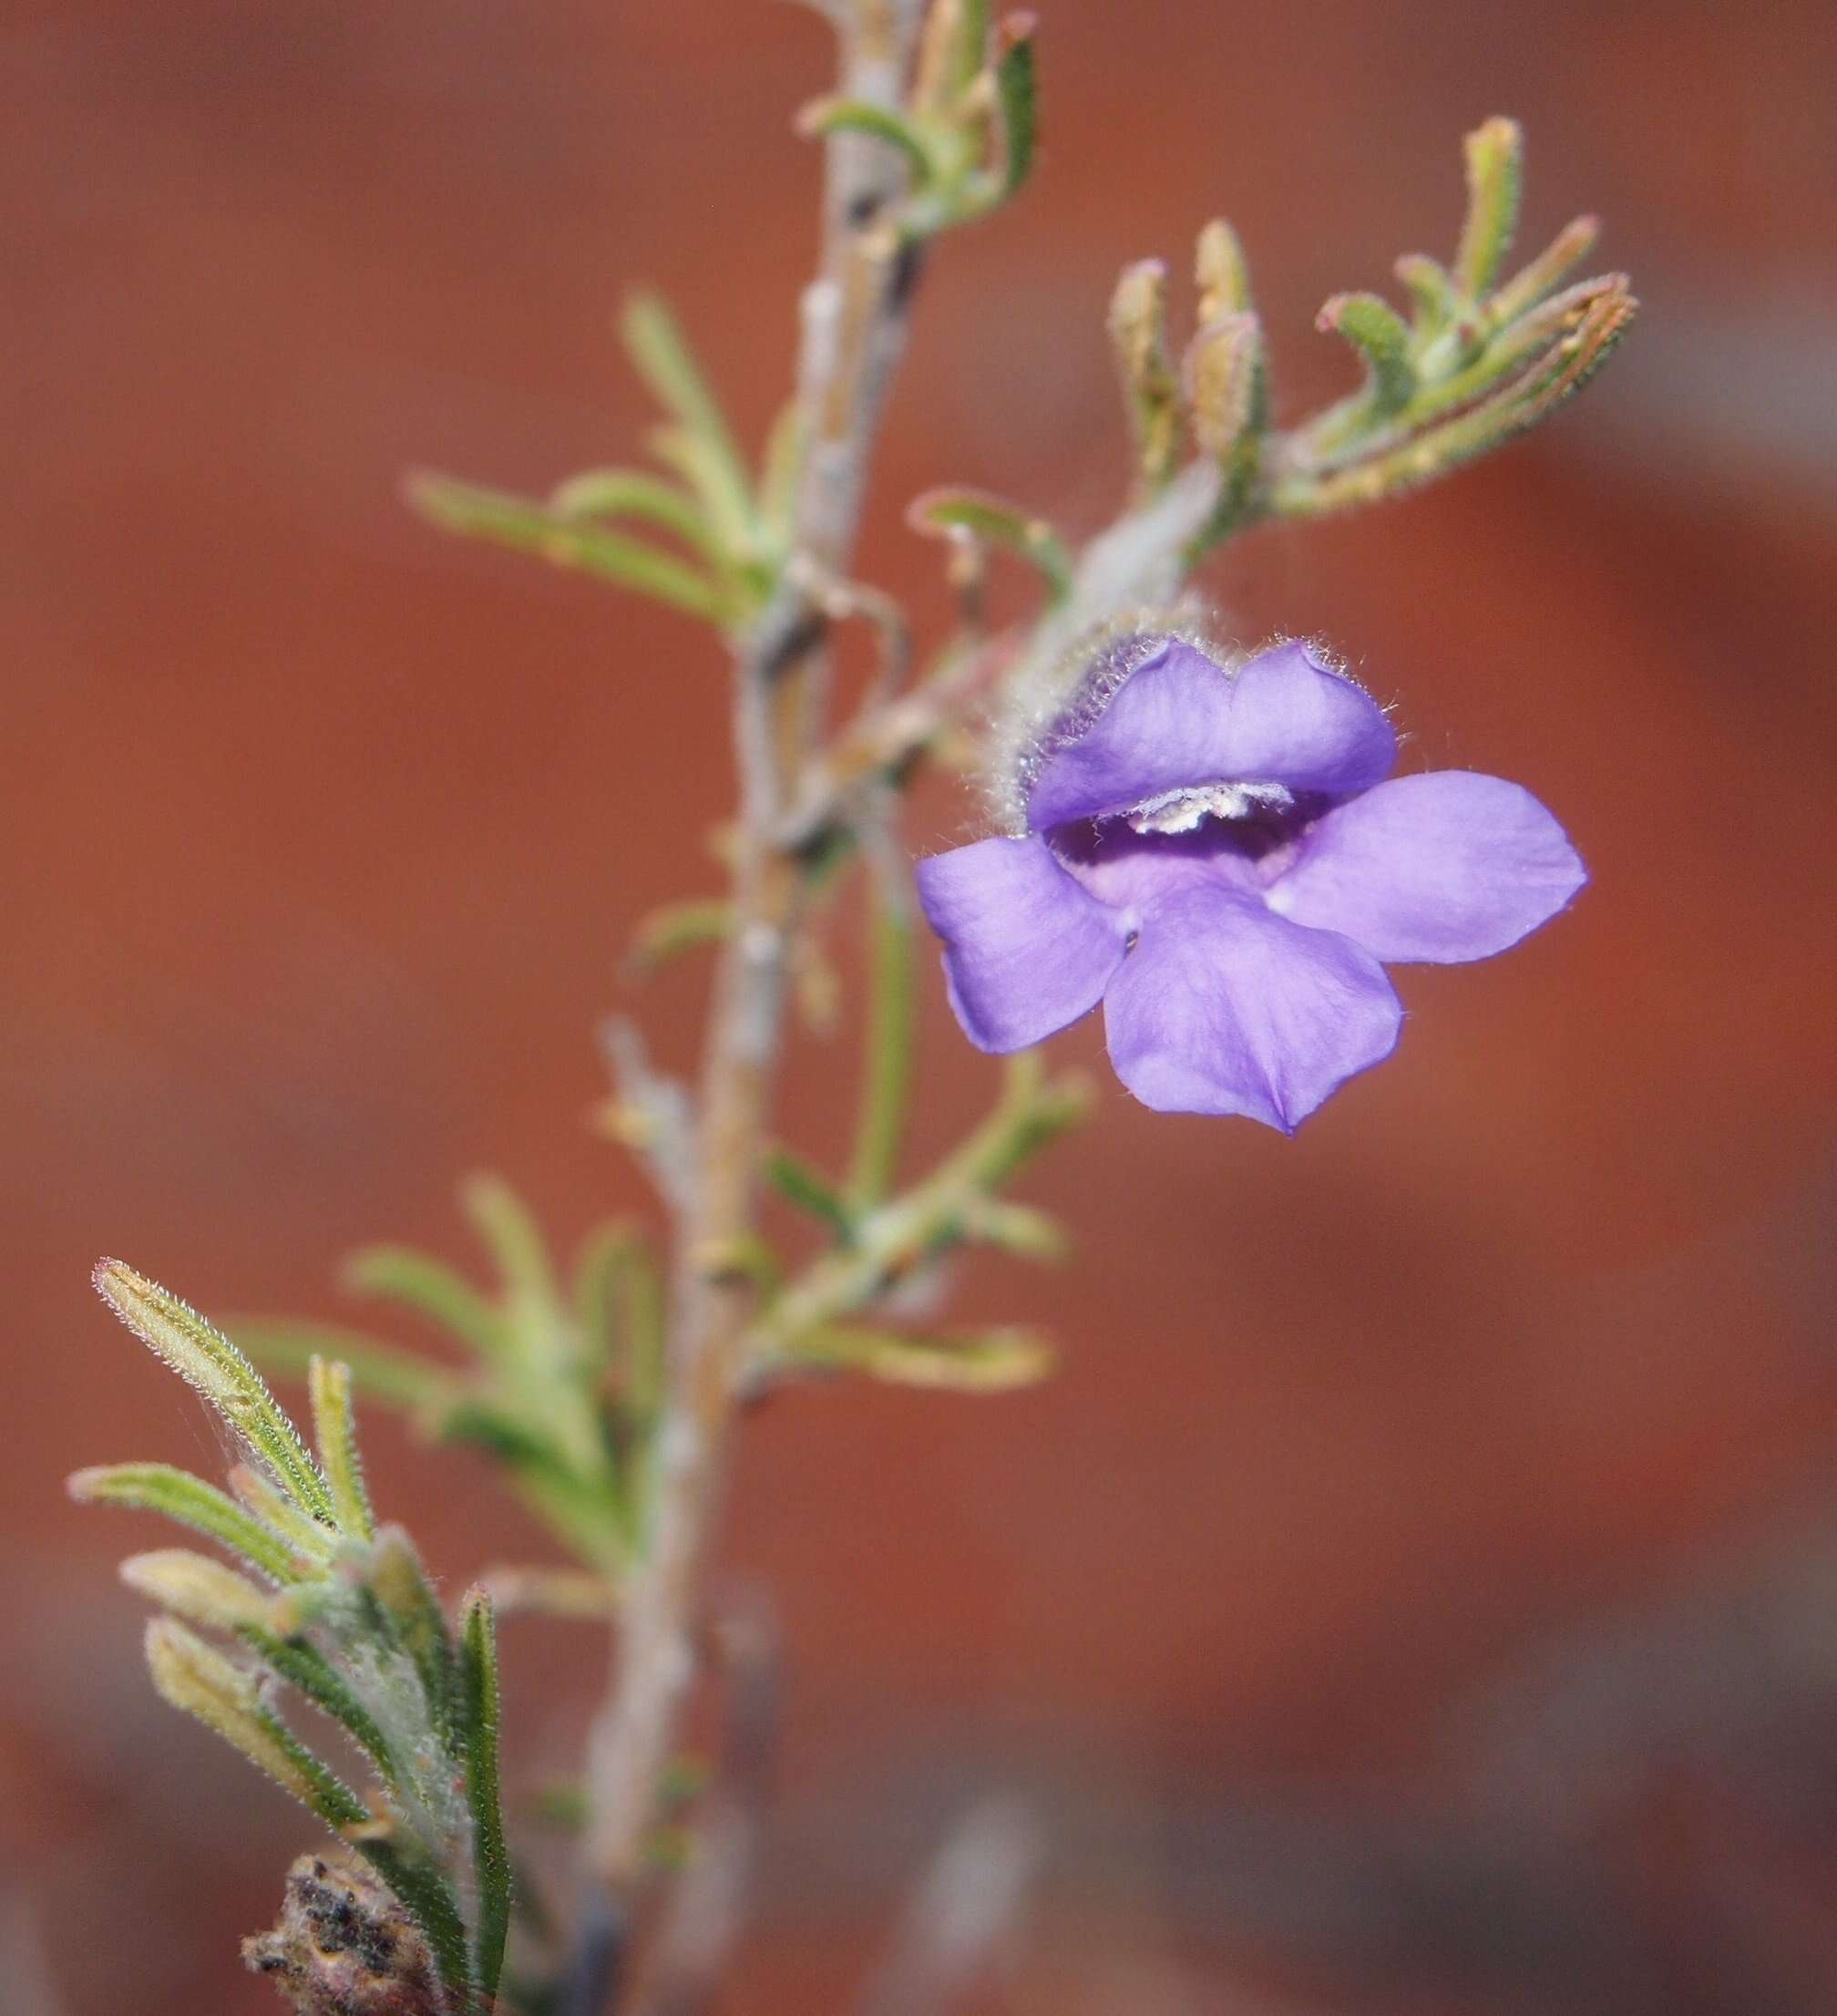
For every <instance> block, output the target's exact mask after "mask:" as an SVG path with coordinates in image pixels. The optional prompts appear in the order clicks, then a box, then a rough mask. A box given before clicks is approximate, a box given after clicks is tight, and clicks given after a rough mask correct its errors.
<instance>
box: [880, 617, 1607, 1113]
mask: <svg viewBox="0 0 1837 2016" xmlns="http://www.w3.org/2000/svg"><path fill="white" fill-rule="evenodd" d="M1396 760H1397V738H1396V735H1394V733H1393V732H1392V730H1391V724H1390V722H1389V721H1388V720H1386V718H1385V716H1384V714H1383V712H1382V710H1381V709H1380V707H1379V706H1378V705H1377V704H1376V703H1375V702H1374V701H1373V700H1372V699H1371V698H1370V695H1369V694H1366V693H1365V692H1364V691H1363V690H1362V689H1361V688H1360V686H1358V685H1356V684H1354V683H1353V682H1352V681H1351V680H1350V679H1349V678H1347V677H1346V676H1345V675H1344V674H1341V673H1339V672H1337V671H1335V670H1334V669H1333V668H1332V667H1331V666H1330V665H1329V664H1328V663H1325V662H1324V661H1323V660H1322V659H1321V658H1320V657H1319V656H1318V655H1316V654H1315V653H1313V652H1312V651H1310V649H1309V648H1308V646H1307V645H1306V644H1303V643H1279V644H1277V645H1274V646H1272V647H1271V648H1270V649H1268V650H1267V651H1263V652H1260V653H1257V655H1256V656H1254V657H1252V658H1250V659H1248V660H1247V661H1245V662H1244V663H1241V664H1239V665H1237V666H1235V667H1230V666H1226V665H1224V664H1220V663H1217V662H1216V661H1215V660H1214V659H1213V658H1212V657H1210V656H1209V655H1207V653H1206V652H1204V651H1202V650H1200V649H1198V648H1197V647H1196V646H1195V645H1194V644H1191V643H1187V642H1185V640H1183V639H1180V638H1175V637H1166V638H1151V639H1136V640H1134V641H1133V645H1132V648H1131V649H1130V650H1129V652H1128V653H1127V663H1126V670H1125V671H1124V674H1123V675H1122V676H1121V677H1120V678H1116V679H1114V680H1113V681H1112V682H1110V683H1109V684H1108V685H1107V687H1105V688H1103V690H1101V691H1100V693H1099V694H1098V697H1097V698H1095V699H1094V700H1093V699H1091V698H1088V697H1087V698H1086V699H1085V700H1084V701H1083V703H1082V704H1079V703H1075V702H1074V705H1072V706H1071V707H1070V708H1068V710H1067V711H1066V713H1065V714H1064V715H1062V719H1061V722H1060V724H1059V725H1056V726H1055V727H1054V728H1052V729H1050V730H1049V731H1048V733H1047V734H1046V735H1045V736H1044V737H1043V738H1042V743H1041V745H1040V747H1039V749H1038V750H1037V752H1036V753H1035V755H1034V756H1033V758H1032V760H1031V763H1030V765H1029V766H1028V769H1027V773H1026V776H1025V777H1024V780H1023V782H1022V787H1021V790H1020V792H1019V794H1018V803H1019V805H1020V807H1021V812H1022V818H1023V821H1024V827H1025V830H1024V831H1023V832H1020V833H1016V834H1012V835H1002V836H1000V837H998V838H992V839H986V840H978V841H976V842H974V843H973V844H971V845H970V846H968V847H960V848H957V849H953V850H952V851H951V852H949V853H948V854H939V855H936V856H934V857H932V858H931V859H929V860H924V861H920V862H919V869H918V879H919V900H920V902H921V903H922V904H923V906H924V910H925V914H926V916H927V918H928V919H929V921H930V923H931V927H932V929H933V930H934V931H936V932H937V933H938V935H939V938H940V939H941V940H942V941H943V943H944V968H945V974H946V977H947V980H948V982H949V995H950V1003H951V1006H952V1008H953V1009H954V1010H955V1012H956V1015H957V1019H958V1021H959V1022H960V1023H961V1024H962V1026H963V1031H964V1034H966V1035H968V1037H969V1038H970V1042H972V1043H973V1044H977V1046H978V1047H979V1048H980V1049H983V1050H989V1051H998V1052H1000V1051H1010V1050H1020V1049H1024V1048H1025V1047H1026V1046H1027V1045H1029V1044H1035V1043H1038V1042H1040V1041H1041V1040H1042V1038H1043V1037H1046V1036H1050V1035H1052V1034H1053V1033H1054V1032H1055V1031H1056V1030H1060V1029H1062V1028H1064V1027H1065V1026H1066V1024H1067V1023H1071V1022H1074V1021H1076V1020H1077V1019H1078V1017H1079V1016H1081V1015H1083V1014H1085V1013H1088V1012H1089V1011H1090V1010H1091V1009H1093V1008H1094V1007H1096V1006H1097V1005H1098V1003H1100V1002H1101V1003H1103V1013H1104V1022H1105V1029H1106V1034H1107V1037H1108V1042H1109V1049H1110V1058H1111V1062H1112V1063H1113V1065H1114V1066H1115V1070H1116V1075H1117V1076H1118V1077H1119V1078H1120V1079H1121V1080H1122V1081H1123V1083H1124V1085H1126V1086H1127V1087H1128V1089H1129V1090H1130V1091H1131V1092H1133V1093H1134V1095H1135V1096H1136V1097H1137V1098H1138V1099H1140V1100H1142V1101H1143V1102H1144V1105H1147V1106H1153V1107H1155V1108H1156V1109H1157V1110H1158V1111H1161V1112H1170V1113H1216V1114H1224V1113H1235V1114H1243V1115H1246V1116H1248V1117H1250V1118H1251V1119H1255V1120H1261V1121H1263V1122H1265V1123H1266V1124H1267V1125H1268V1126H1274V1127H1279V1128H1281V1129H1283V1130H1284V1131H1285V1132H1288V1131H1292V1130H1293V1128H1294V1127H1295V1126H1296V1125H1297V1124H1298V1122H1299V1121H1301V1120H1303V1119H1305V1118H1306V1117H1307V1116H1308V1114H1310V1113H1312V1112H1313V1111H1314V1109H1315V1107H1317V1106H1319V1104H1320V1103H1321V1101H1322V1100H1323V1099H1325V1098H1326V1097H1327V1096H1328V1095H1329V1093H1331V1092H1333V1091H1335V1090H1336V1089H1337V1088H1338V1087H1339V1085H1343V1084H1344V1083H1345V1082H1346V1080H1347V1079H1348V1078H1350V1077H1351V1076H1353V1075H1354V1074H1355V1073H1358V1072H1360V1071H1364V1070H1366V1069H1368V1068H1369V1067H1370V1065H1374V1064H1377V1063H1379V1062H1380V1061H1381V1060H1382V1059H1383V1058H1385V1057H1387V1056H1389V1055H1390V1054H1391V1050H1392V1048H1393V1047H1394V1046H1395V1044H1396V1042H1397V1036H1398V1031H1399V1028H1400V1025H1401V1019H1402V1010H1401V1006H1400V1004H1399V1003H1398V1000H1397V996H1396V993H1395V992H1394V991H1393V990H1392V988H1391V982H1390V980H1389V979H1388V978H1387V977H1386V974H1385V972H1384V967H1385V964H1386V962H1397V961H1402V962H1410V961H1426V962H1434V963H1437V964H1445V963H1453V962H1461V961H1464V960H1470V959H1486V958H1489V957H1491V956H1492V954H1493V953H1494V952H1500V951H1504V950H1505V948H1506V947H1507V946H1508V945H1514V944H1515V943H1516V942H1517V941H1519V940H1520V939H1521V938H1523V937H1524V935H1525V934H1526V933H1527V932H1529V931H1534V930H1535V929H1536V928H1537V926H1538V925H1540V924H1542V923H1544V922H1545V921H1547V920H1548V919H1550V918H1552V917H1554V916H1555V914H1556V912H1557V911H1558V910H1562V909H1563V908H1564V906H1565V904H1567V903H1568V901H1569V900H1570V899H1571V898H1572V897H1573V896H1575V893H1576V891H1577V890H1579V889H1581V887H1582V886H1583V884H1584V883H1585V882H1586V879H1587V876H1586V871H1585V870H1584V869H1583V866H1582V863H1581V861H1580V860H1579V859H1578V858H1577V856H1576V853H1575V849H1574V848H1573V847H1572V846H1571V845H1570V844H1569V841H1568V838H1567V837H1566V836H1565V834H1564V832H1563V829H1562V828H1561V827H1559V826H1558V825H1557V823H1556V821H1555V819H1554V818H1552V817H1551V816H1550V814H1549V813H1548V812H1547V811H1545V808H1544V807H1543V806H1542V805H1540V804H1539V803H1538V801H1537V800H1536V799H1535V798H1534V797H1532V796H1531V794H1530V793H1529V792H1528V791H1525V790H1524V789H1522V788H1521V787H1519V786H1518V785H1515V784H1510V783H1507V782H1506V781H1505V780H1504V779H1503V777H1483V776H1480V775H1478V774H1476V773H1474V772H1473V771H1468V770H1438V771H1431V772H1429V773H1427V774H1426V775H1423V776H1414V777H1392V776H1391V770H1392V769H1393V767H1394V766H1395V764H1396Z"/></svg>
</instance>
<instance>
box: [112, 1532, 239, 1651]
mask: <svg viewBox="0 0 1837 2016" xmlns="http://www.w3.org/2000/svg"><path fill="white" fill-rule="evenodd" d="M120 1575H121V1579H122V1580H123V1581H124V1582H125V1583H126V1584H127V1585H128V1588H129V1589H132V1590H134V1592H135V1593H136V1594H137V1595H139V1596H146V1597H150V1598H151V1599H152V1600H153V1601H154V1602H156V1603H159V1604H163V1605H164V1607H165V1608H166V1609H167V1610H170V1611H171V1612H172V1614H173V1616H174V1617H178V1618H181V1619H183V1620H184V1621H185V1622H186V1623H188V1624H198V1625H201V1626H202V1627H203V1628H204V1629H205V1630H215V1631H233V1630H241V1629H242V1628H243V1627H244V1626H245V1625H253V1626H255V1627H256V1628H258V1629H260V1630H272V1627H273V1625H274V1622H275V1615H276V1610H277V1608H278V1599H276V1598H274V1597H273V1596H271V1595H270V1594H269V1592H268V1591H267V1590H266V1589H262V1588H261V1587H260V1586H259V1585H258V1584H256V1583H254V1582H251V1581H250V1580H249V1579H248V1578H247V1577H246V1576H242V1575H239V1574H237V1572H236V1570H235V1569H233V1568H226V1567H225V1566H224V1565H223V1563H222V1562H221V1561H219V1560H216V1559H213V1558H212V1557H211V1556H210V1555H209V1554H194V1553H192V1551H191V1550H190V1548H183V1547H169V1548H157V1549H156V1550H154V1551H153V1552H151V1553H149V1554H130V1555H129V1556H128V1558H127V1559H126V1560H125V1561H123V1562H122V1564H121V1568H120Z"/></svg>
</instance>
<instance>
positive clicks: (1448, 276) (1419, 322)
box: [1391, 252, 1473, 349]
mask: <svg viewBox="0 0 1837 2016" xmlns="http://www.w3.org/2000/svg"><path fill="white" fill-rule="evenodd" d="M1391 271H1392V272H1394V273H1396V275H1397V277H1398V279H1399V280H1401V282H1402V283H1403V289H1404V292H1405V293H1407V294H1408V295H1409V296H1410V300H1411V304H1412V306H1413V309H1414V317H1413V332H1412V333H1413V334H1414V337H1415V341H1416V344H1417V346H1418V348H1419V349H1420V348H1421V345H1423V344H1424V343H1426V342H1427V341H1428V340H1429V339H1430V338H1431V337H1432V336H1436V335H1439V334H1441V333H1442V330H1444V329H1447V328H1450V327H1452V325H1453V324H1455V323H1457V322H1459V321H1460V320H1461V318H1462V315H1465V314H1470V313H1471V312H1472V309H1473V303H1471V302H1469V301H1466V300H1464V299H1463V298H1462V293H1461V290H1460V289H1459V288H1458V287H1457V286H1456V285H1455V284H1454V278H1453V275H1452V273H1449V271H1448V269H1447V268H1446V267H1445V266H1443V265H1442V264H1441V263H1440V262H1438V261H1436V260H1433V259H1431V258H1430V257H1429V256H1428V254H1427V253H1426V252H1405V253H1404V254H1403V256H1402V258H1401V259H1400V260H1399V261H1398V262H1397V263H1396V264H1395V266H1394V267H1393V268H1392V269H1391Z"/></svg>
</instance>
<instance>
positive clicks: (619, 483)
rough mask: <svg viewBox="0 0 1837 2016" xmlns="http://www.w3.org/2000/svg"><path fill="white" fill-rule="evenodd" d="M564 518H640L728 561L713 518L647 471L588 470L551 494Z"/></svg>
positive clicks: (551, 501)
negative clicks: (713, 529) (711, 523)
mask: <svg viewBox="0 0 1837 2016" xmlns="http://www.w3.org/2000/svg"><path fill="white" fill-rule="evenodd" d="M549 509H550V510H551V511H552V512H553V513H554V514H555V515H556V517H558V518H566V519H577V518H640V519H644V520H645V521H646V522H647V523H649V524H652V525H655V526H656V527H657V528H658V529H659V530H661V531H665V532H671V533H673V534H674V535H675V536H676V537H677V538H678V539H680V540H682V541H683V543H684V544H685V545H688V546H691V547H693V548H694V550H696V551H697V552H699V553H701V554H702V555H703V558H705V559H708V560H712V561H721V560H723V559H724V555H723V553H722V551H721V547H720V543H719V541H718V540H716V539H715V538H714V536H713V532H711V531H710V530H709V527H708V519H707V514H706V513H705V512H704V511H703V509H702V507H701V505H700V504H698V503H697V502H696V500H695V499H693V497H691V496H690V495H689V494H688V493H687V492H686V491H684V490H681V489H677V487H676V485H675V484H673V483H668V482H665V481H664V479H663V478H662V477H661V476H652V475H650V474H649V473H648V472H647V471H645V470H643V469H587V470H585V471H583V472H582V473H581V474H580V475H579V476H570V478H568V480H567V481H566V482H565V483H562V484H559V485H558V486H557V487H556V489H554V490H553V491H552V492H551V493H550V495H549Z"/></svg>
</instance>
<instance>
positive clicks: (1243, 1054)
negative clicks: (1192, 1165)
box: [1103, 890, 1403, 1134]
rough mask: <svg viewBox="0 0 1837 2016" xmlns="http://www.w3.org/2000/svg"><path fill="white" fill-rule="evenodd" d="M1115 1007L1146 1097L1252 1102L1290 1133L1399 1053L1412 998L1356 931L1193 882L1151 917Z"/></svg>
mask: <svg viewBox="0 0 1837 2016" xmlns="http://www.w3.org/2000/svg"><path fill="white" fill-rule="evenodd" d="M1103 1016H1104V1023H1105V1025H1106V1028H1107V1031H1108V1034H1109V1041H1110V1061H1111V1062H1112V1063H1113V1065H1115V1067H1116V1075H1117V1076H1118V1077H1119V1078H1121V1079H1122V1081H1123V1083H1124V1085H1127V1086H1128V1088H1129V1089H1130V1091H1131V1092H1133V1093H1134V1095H1135V1096H1136V1097H1137V1098H1138V1099H1140V1100H1141V1101H1142V1103H1143V1104H1144V1106H1153V1107H1154V1108H1155V1111H1156V1112H1157V1113H1241V1114H1244V1115H1247V1116H1248V1117H1249V1118H1250V1119H1253V1120H1261V1121H1263V1122H1264V1123H1265V1124H1266V1125H1267V1126H1272V1127H1279V1128H1280V1129H1281V1130H1282V1131H1283V1132H1284V1133H1285V1134H1289V1133H1293V1131H1294V1129H1295V1127H1296V1126H1297V1125H1298V1123H1299V1122H1300V1121H1302V1120H1305V1119H1306V1118H1307V1117H1308V1115H1309V1114H1310V1113H1312V1112H1313V1110H1314V1109H1315V1107H1316V1106H1319V1104H1320V1102H1321V1101H1322V1100H1323V1099H1324V1098H1326V1097H1327V1095H1328V1094H1329V1093H1330V1092H1333V1091H1335V1090H1337V1089H1338V1088H1339V1086H1340V1085H1343V1084H1344V1083H1345V1082H1346V1080H1347V1079H1348V1078H1350V1077H1351V1076H1352V1075H1353V1074H1354V1073H1355V1072H1359V1071H1363V1070H1365V1069H1367V1068H1368V1067H1369V1066H1370V1065H1374V1064H1377V1063H1379V1062H1380V1061H1381V1060H1382V1059H1383V1058H1385V1057H1388V1056H1389V1055H1390V1054H1391V1050H1392V1049H1393V1048H1394V1047H1395V1045H1396V1042H1397V1032H1398V1029H1399V1026H1400V1025H1401V1021H1402V1016H1403V1011H1402V1009H1401V1006H1400V1005H1399V1003H1398V1000H1397V996H1396V995H1395V994H1394V993H1392V992H1391V982H1389V981H1388V980H1387V979H1386V978H1385V977H1384V969H1383V968H1382V967H1381V966H1380V964H1379V963H1378V962H1377V961H1376V960H1375V959H1373V958H1372V956H1371V955H1370V952H1368V951H1365V950H1364V949H1363V948H1362V947H1361V946H1359V945H1355V944H1354V943H1353V942H1352V941H1351V940H1350V938H1342V937H1341V936H1339V933H1337V932H1334V931H1306V930H1304V929H1302V928H1301V926H1299V925H1298V924H1291V923H1289V922H1288V921H1287V920H1286V919H1284V918H1280V917H1277V916H1273V915H1272V914H1271V913H1270V912H1269V911H1268V910H1266V909H1265V908H1264V906H1263V905H1262V904H1261V903H1260V902H1258V901H1257V900H1256V898H1254V897H1249V896H1240V895H1237V894H1235V893H1233V892H1232V891H1229V890H1182V891H1180V892H1179V893H1178V894H1176V895H1175V896H1173V897H1172V898H1170V899H1169V900H1167V901H1166V902H1165V903H1163V904H1158V905H1157V906H1156V907H1155V910H1154V911H1153V912H1152V913H1151V914H1150V916H1149V918H1148V920H1147V921H1146V922H1145V923H1144V925H1143V927H1142V937H1141V941H1140V942H1139V943H1138V944H1137V945H1136V947H1135V950H1134V951H1133V952H1132V953H1131V954H1130V955H1129V957H1128V959H1127V960H1126V961H1125V962H1124V966H1123V971H1122V972H1120V973H1118V974H1117V976H1116V977H1115V979H1114V980H1113V981H1112V982H1110V985H1109V988H1108V990H1107V991H1106V993H1105V994H1104V997H1103Z"/></svg>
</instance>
